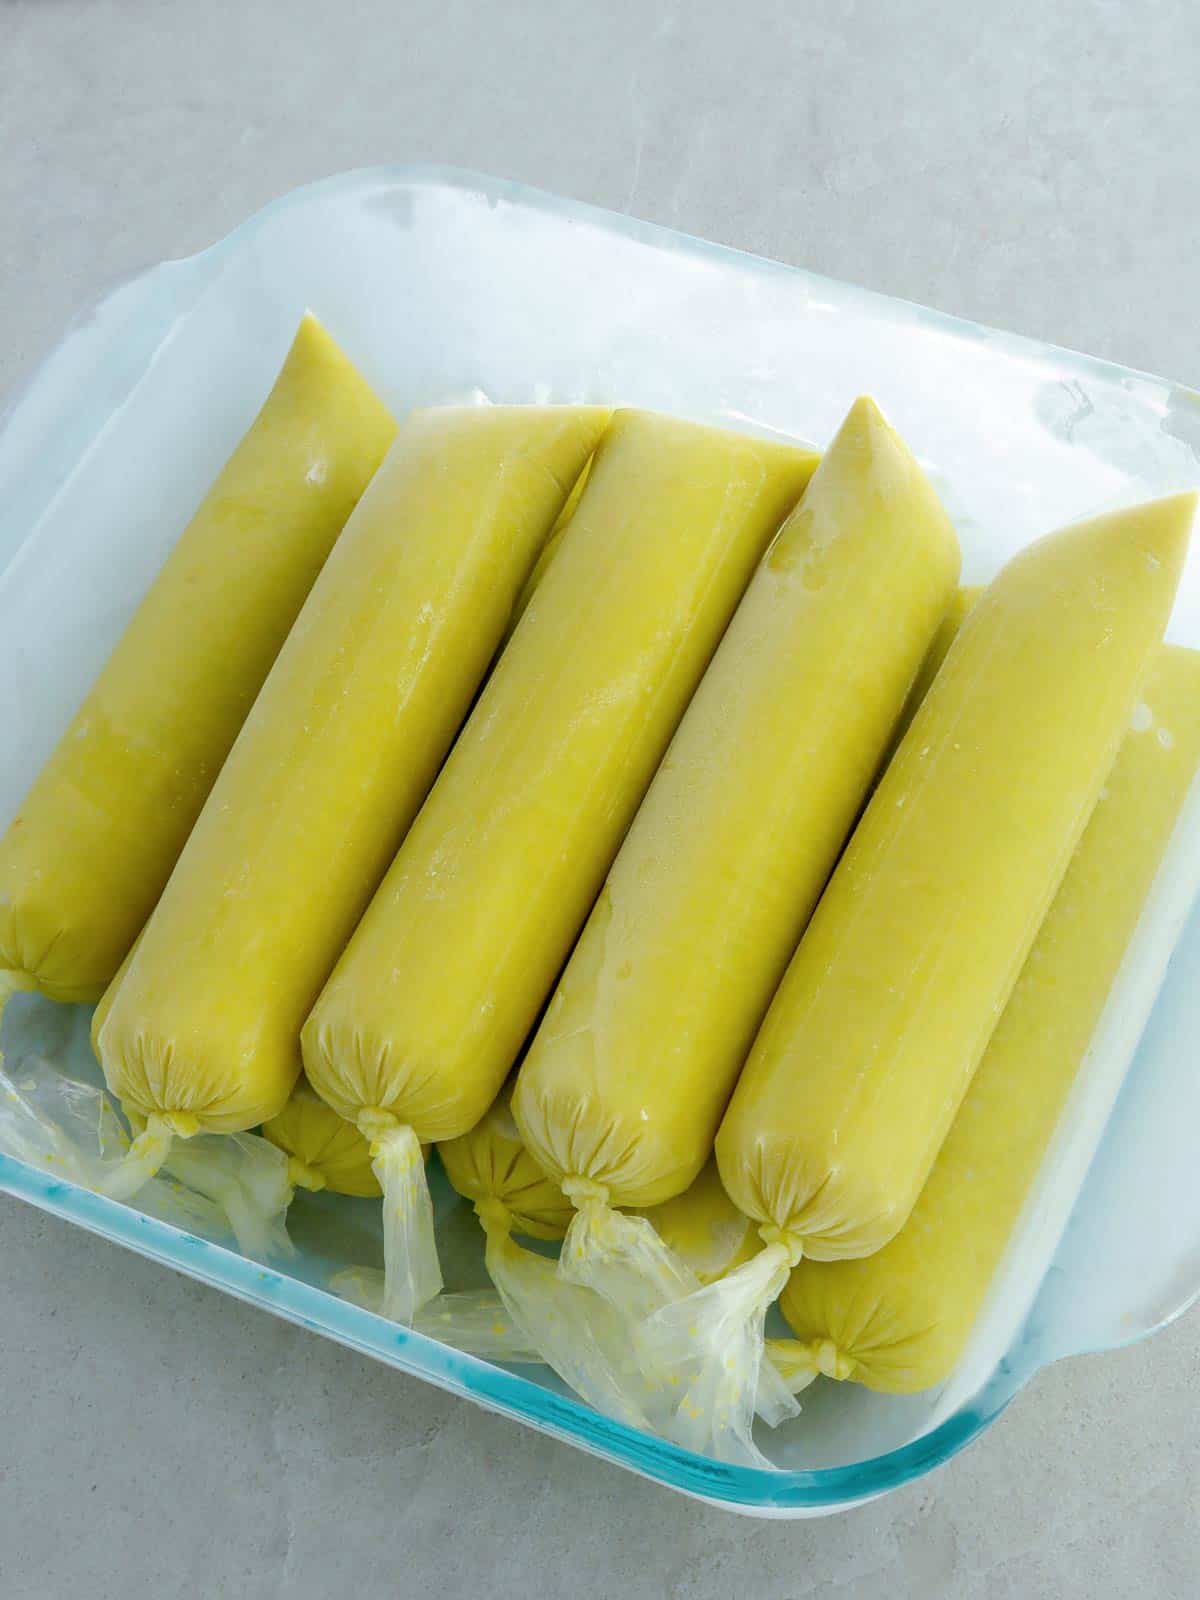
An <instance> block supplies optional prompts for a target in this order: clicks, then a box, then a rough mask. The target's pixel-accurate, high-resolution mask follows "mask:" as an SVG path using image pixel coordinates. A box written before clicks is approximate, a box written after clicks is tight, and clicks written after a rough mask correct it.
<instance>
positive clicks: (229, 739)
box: [0, 316, 396, 1006]
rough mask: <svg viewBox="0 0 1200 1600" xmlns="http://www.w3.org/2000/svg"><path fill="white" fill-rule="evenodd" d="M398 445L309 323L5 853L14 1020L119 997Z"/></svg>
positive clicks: (3, 937)
mask: <svg viewBox="0 0 1200 1600" xmlns="http://www.w3.org/2000/svg"><path fill="white" fill-rule="evenodd" d="M395 432H396V424H395V422H394V421H393V420H392V418H391V416H390V415H389V413H388V411H387V409H386V407H385V406H384V405H383V404H382V403H381V401H379V400H378V399H377V398H376V396H375V395H374V393H373V392H372V391H371V389H370V387H369V386H368V385H367V383H366V382H365V381H364V380H363V378H362V377H361V376H360V375H359V373H358V372H357V371H356V370H355V368H354V367H353V366H352V365H351V363H350V362H349V361H348V360H347V358H346V357H345V356H344V355H343V354H342V352H341V351H340V350H339V349H338V347H337V345H336V344H334V342H333V340H332V339H331V338H330V337H329V335H328V334H327V333H326V332H325V331H324V329H323V328H322V327H321V326H320V324H319V323H318V322H317V321H316V319H315V318H314V317H312V316H306V317H305V318H304V320H303V322H302V323H301V324H300V328H299V331H298V332H297V334H296V337H295V340H294V342H293V344H292V347H291V350H290V351H289V353H288V356H287V359H286V361H285V362H284V364H283V369H282V371H281V372H280V374H279V377H278V378H277V380H276V382H275V386H274V388H273V389H272V390H271V393H270V394H269V395H268V397H267V399H266V402H265V403H264V405H263V407H262V410H261V411H260V412H259V414H258V416H257V418H256V419H255V421H254V423H253V425H252V426H251V428H250V430H249V432H248V433H246V435H245V437H244V438H243V439H242V441H241V443H240V444H239V445H238V447H237V449H236V450H235V451H234V452H233V455H232V456H231V457H230V458H229V460H228V461H227V462H226V464H225V466H224V467H223V468H222V470H221V473H220V475H219V476H218V478H217V480H216V482H215V483H214V484H213V486H212V488H211V489H210V490H209V492H208V494H207V495H206V496H205V498H204V500H203V502H202V503H201V505H200V507H199V509H198V510H197V512H196V514H195V516H194V517H193V518H192V520H191V522H190V523H189V524H188V526H187V528H186V529H185V530H184V532H183V533H182V534H181V535H180V537H179V539H178V541H177V542H176V544H175V546H174V548H173V549H172V551H171V553H170V555H169V556H168V557H167V560H166V563H165V565H164V566H163V568H162V570H161V571H160V573H159V574H158V576H157V577H156V578H155V580H154V582H153V583H152V584H151V586H150V588H149V590H148V591H147V592H146V594H145V596H144V598H143V599H142V602H141V604H140V605H139V607H138V609H137V611H136V612H135V613H134V615H133V618H132V620H131V621H130V623H129V625H128V626H127V628H126V629H125V632H124V634H123V635H122V637H121V639H120V641H119V642H118V644H117V646H116V648H115V649H114V651H113V653H112V655H111V656H110V658H109V660H108V664H107V665H106V666H105V667H104V669H103V671H102V672H101V674H100V676H99V678H98V679H97V680H96V682H95V684H94V685H93V687H92V689H91V690H90V692H89V693H88V695H87V698H86V699H85V700H84V702H83V704H82V705H81V706H80V708H79V710H78V711H77V712H76V714H75V717H74V718H73V720H72V722H71V724H70V726H69V727H68V729H67V731H66V733H65V734H64V735H63V737H62V739H61V740H60V741H59V743H58V745H57V747H56V748H55V750H54V752H53V753H52V754H51V756H50V758H49V760H48V761H47V762H46V764H45V766H44V767H43V768H42V770H41V772H40V773H39V775H38V777H37V778H36V779H35V780H34V783H33V786H32V787H31V789H30V790H29V793H28V794H27V796H26V797H25V799H24V801H23V802H22V804H21V808H20V810H19V811H18V813H17V815H16V817H15V818H14V819H13V822H12V823H11V825H10V826H9V829H8V831H7V833H5V835H4V837H3V839H2V840H0V1006H2V1002H3V999H4V997H5V994H6V993H11V992H13V991H19V990H22V989H37V990H40V991H41V993H43V994H45V995H48V996H49V997H50V998H51V999H53V1000H67V1001H92V1000H97V999H98V998H99V997H100V995H101V994H102V992H103V991H104V989H105V988H106V987H107V985H108V984H109V982H110V981H111V979H112V977H113V974H114V973H115V972H116V970H117V968H118V966H119V965H120V963H121V961H122V959H123V958H124V956H125V953H126V952H127V950H128V949H129V947H130V946H131V945H132V943H133V941H134V937H135V936H136V934H137V933H138V930H139V929H140V928H141V926H142V924H143V923H144V922H145V920H146V918H147V917H148V916H149V915H150V912H151V910H152V909H153V907H154V904H155V902H156V901H157V899H158V897H159V895H160V893H161V892H162V889H163V886H164V885H165V883H166V881H167V878H168V877H169V875H170V872H171V869H172V867H173V866H174V865H175V862H176V860H177V858H178V856H179V853H180V851H181V850H182V849H183V846H184V843H185V841H186V839H187V837H188V834H189V833H190V831H191V829H192V826H193V824H194V823H195V820H196V818H197V816H198V815H199V813H200V809H201V807H202V805H203V804H204V800H205V797H206V796H207V794H208V792H209V790H210V788H211V787H212V785H213V783H214V781H215V780H216V777H217V774H218V772H219V771H220V770H221V764H222V762H223V761H224V760H225V757H226V755H227V754H228V752H229V749H230V746H231V745H232V744H233V741H234V739H235V738H236V737H237V733H238V730H239V729H240V728H241V726H242V723H243V721H244V719H245V717H246V714H247V713H248V711H249V710H250V707H251V705H252V704H253V703H254V697H255V695H256V694H257V693H258V691H259V689H260V687H261V686H262V683H263V680H264V679H265V678H266V676H267V673H268V671H269V670H270V667H271V664H272V662H273V661H274V660H275V657H276V655H277V654H278V652H279V649H280V646H281V645H282V644H283V641H284V639H285V638H286V637H287V633H288V630H289V629H290V627H291V626H292V623H293V622H294V621H295V619H296V616H297V613H298V612H299V610H300V608H301V606H302V605H303V604H304V601H305V598H306V597H307V595H308V592H309V590H310V588H311V587H312V584H313V582H314V580H315V579H316V577H317V574H318V573H319V572H320V570H321V567H322V564H323V563H324V561H325V559H326V557H327V556H328V554H329V552H330V550H331V548H332V546H333V543H334V540H335V539H336V538H337V536H338V534H339V533H340V532H341V529H342V526H343V524H344V523H345V521H346V519H347V517H349V515H350V513H351V511H352V510H353V509H354V506H355V504H356V503H357V501H358V499H359V497H360V496H361V495H362V493H363V491H364V489H365V488H366V487H367V484H368V483H369V481H370V479H371V476H372V474H373V473H374V472H375V470H376V468H377V467H378V466H379V463H380V462H381V461H382V460H383V457H384V455H385V454H386V452H387V449H388V447H389V445H390V444H391V442H392V439H393V438H394V436H395Z"/></svg>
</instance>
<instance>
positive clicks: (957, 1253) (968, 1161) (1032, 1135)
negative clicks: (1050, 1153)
mask: <svg viewBox="0 0 1200 1600" xmlns="http://www.w3.org/2000/svg"><path fill="white" fill-rule="evenodd" d="M1141 702H1142V703H1143V704H1144V706H1146V707H1148V708H1149V712H1150V715H1149V716H1148V717H1147V716H1143V717H1142V718H1136V717H1135V721H1134V725H1133V727H1132V729H1131V731H1130V732H1128V733H1127V734H1126V735H1125V739H1124V742H1123V743H1122V745H1121V749H1120V751H1119V753H1118V755H1117V759H1116V762H1115V764H1114V766H1113V769H1112V771H1111V772H1110V773H1109V775H1108V778H1107V779H1106V780H1105V785H1104V791H1103V793H1102V795H1101V798H1100V800H1099V801H1098V802H1097V804H1096V809H1095V810H1094V811H1093V813H1092V817H1091V821H1090V822H1089V823H1088V826H1087V829H1086V831H1085V832H1084V835H1083V838H1082V839H1081V840H1080V841H1079V847H1078V849H1077V850H1076V852H1075V854H1074V856H1073V857H1072V860H1071V865H1070V866H1069V867H1068V868H1067V873H1066V876H1065V877H1064V878H1063V881H1062V886H1061V887H1060V889H1059V891H1058V894H1057V895H1056V897H1055V900H1054V903H1053V905H1052V906H1051V907H1050V910H1049V912H1048V914H1047V916H1046V920H1045V921H1044V922H1043V923H1042V926H1041V930H1040V932H1039V933H1038V936H1037V940H1036V941H1035V943H1034V946H1033V949H1032V950H1031V951H1030V953H1029V959H1028V960H1027V961H1026V963H1025V966H1024V968H1023V969H1022V972H1021V976H1020V978H1019V979H1018V981H1017V986H1016V988H1015V989H1014V990H1013V992H1012V997H1011V999H1010V1000H1009V1002H1008V1005H1007V1006H1006V1007H1005V1011H1004V1015H1003V1016H1002V1017H1001V1019H1000V1022H999V1024H998V1026H997V1028H996V1031H995V1033H993V1035H992V1038H991V1042H990V1043H989V1045H988V1047H987V1050H986V1051H985V1053H984V1057H983V1060H982V1061H981V1062H980V1064H979V1068H978V1070H977V1072H976V1073H975V1076H974V1078H973V1079H972V1081H971V1087H970V1088H969V1089H968V1091H967V1094H966V1097H965V1099H964V1100H963V1103H962V1106H961V1107H960V1109H959V1112H958V1115H957V1117H956V1118H955V1119H954V1124H953V1126H952V1127H951V1129H950V1133H949V1135H948V1137H947V1139H946V1142H945V1144H943V1146H942V1148H941V1151H940V1152H939V1154H938V1158H937V1160H936V1161H935V1162H934V1164H933V1170H932V1171H931V1173H930V1174H929V1180H928V1182H927V1183H926V1184H925V1187H924V1188H923V1189H922V1190H921V1194H920V1197H919V1199H918V1200H917V1203H916V1205H915V1206H914V1207H913V1211H912V1215H911V1216H910V1217H909V1219H908V1221H907V1222H906V1223H905V1225H904V1227H903V1228H901V1230H900V1232H899V1233H898V1234H897V1235H896V1236H895V1238H894V1239H892V1240H891V1242H890V1243H889V1244H886V1245H884V1247H883V1249H882V1250H878V1251H876V1252H875V1254H874V1255H871V1256H867V1257H865V1258H863V1259H860V1260H857V1261H828V1262H826V1261H801V1263H800V1265H799V1266H798V1267H797V1268H796V1270H795V1271H794V1272H793V1273H792V1276H791V1278H790V1279H789V1280H788V1284H787V1287H786V1288H785V1289H784V1291H783V1296H782V1298H781V1301H780V1304H781V1306H782V1309H783V1313H784V1316H785V1317H786V1318H787V1320H788V1322H789V1323H790V1324H791V1326H792V1328H793V1330H794V1331H795V1333H796V1336H797V1338H796V1341H795V1343H793V1344H791V1345H790V1346H789V1345H787V1344H785V1343H784V1342H782V1341H778V1342H776V1343H775V1344H774V1346H773V1351H774V1354H775V1356H776V1358H777V1360H782V1361H784V1362H785V1363H786V1364H788V1365H789V1367H790V1368H791V1369H792V1370H793V1371H794V1372H795V1373H796V1374H797V1377H798V1379H799V1378H802V1377H804V1376H815V1375H816V1374H817V1373H818V1372H819V1371H820V1372H824V1373H826V1374H827V1375H828V1376H831V1377H837V1378H851V1379H853V1380H854V1381H855V1382H857V1383H862V1384H865V1385H866V1386H867V1387H868V1388H871V1389H879V1390H883V1391H884V1392H886V1393H889V1394H905V1393H909V1392H911V1391H913V1390H918V1389H925V1388H929V1387H930V1386H931V1385H933V1384H938V1383H942V1382H944V1381H945V1379H946V1378H948V1377H949V1376H950V1373H951V1372H952V1371H953V1369H954V1367H955V1365H956V1363H957V1362H958V1360H959V1357H960V1356H961V1355H962V1352H963V1349H964V1348H965V1346H966V1343H967V1339H968V1337H969V1335H970V1333H971V1330H972V1328H973V1326H974V1324H975V1322H976V1319H977V1317H978V1315H979V1311H980V1308H981V1306H982V1305H983V1302H984V1299H985V1297H986V1296H987V1293H988V1291H989V1288H990V1287H991V1285H992V1283H993V1281H994V1280H995V1278H996V1274H997V1271H998V1269H999V1267H1000V1264H1001V1261H1002V1260H1003V1259H1004V1256H1005V1253H1006V1251H1007V1249H1008V1245H1009V1242H1010V1240H1011V1239H1012V1237H1013V1235H1014V1232H1015V1229H1016V1227H1017V1224H1018V1222H1019V1220H1020V1217H1021V1215H1022V1212H1023V1210H1024V1207H1025V1205H1026V1201H1027V1199H1028V1197H1029V1193H1030V1189H1031V1187H1032V1185H1033V1182H1034V1179H1035V1178H1036V1176H1037V1173H1038V1170H1039V1167H1040V1165H1041V1162H1042V1159H1043V1156H1044V1154H1045V1151H1046V1149H1047V1147H1048V1145H1049V1143H1050V1141H1051V1139H1052V1137H1053V1135H1054V1132H1055V1129H1056V1127H1057V1125H1058V1123H1059V1119H1060V1116H1061V1114H1062V1111H1063V1108H1064V1106H1065V1105H1066V1103H1067V1100H1068V1098H1069V1096H1070V1094H1071V1091H1072V1089H1073V1087H1074V1085H1075V1082H1076V1079H1077V1077H1078V1075H1079V1072H1080V1070H1081V1068H1082V1067H1083V1066H1084V1063H1085V1061H1086V1059H1087V1057H1088V1053H1089V1049H1090V1047H1091V1044H1092V1040H1093V1038H1094V1037H1095V1035H1096V1031H1097V1027H1098V1025H1099V1022H1100V1018H1101V1016H1102V1014H1103V1013H1104V1010H1105V1002H1106V1000H1107V998H1108V995H1109V992H1110V989H1111V988H1112V984H1113V981H1114V979H1115V978H1116V976H1117V973H1118V970H1119V968H1120V966H1121V961H1122V957H1123V956H1124V954H1125V951H1126V948H1127V947H1128V944H1129V941H1130V939H1131V937H1132V936H1133V933H1134V931H1135V929H1136V927H1137V924H1138V919H1139V917H1140V915H1141V912H1142V908H1143V906H1144V905H1145V903H1146V900H1147V896H1148V895H1149V893H1150V890H1151V888H1152V886H1153V884H1154V882H1155V877H1156V874H1157V872H1158V868H1159V864H1160V862H1161V861H1162V860H1163V856H1164V853H1165V851H1166V849H1167V846H1168V844H1169V843H1170V841H1171V838H1172V830H1173V829H1174V827H1175V823H1176V819H1177V818H1178V816H1179V813H1180V810H1181V808H1182V806H1183V802H1184V800H1185V798H1186V797H1187V795H1188V793H1189V790H1190V789H1191V787H1192V785H1193V782H1194V779H1195V776H1196V771H1197V768H1198V767H1200V655H1197V654H1196V653H1195V652H1193V651H1190V650H1183V649H1180V648H1178V647H1174V646H1167V647H1166V648H1165V649H1164V650H1163V651H1162V652H1161V654H1160V655H1159V656H1158V657H1157V658H1156V659H1155V662H1154V665H1153V667H1152V669H1151V673H1150V676H1149V678H1148V680H1147V683H1146V685H1145V687H1144V689H1143V690H1142V693H1141ZM1197 854H1198V852H1197V851H1196V850H1195V849H1194V848H1193V849H1192V851H1191V873H1192V882H1193V887H1194V885H1195V881H1196V877H1197V868H1198V866H1200V863H1198V862H1197V859H1196V857H1197ZM1164 965H1165V963H1164ZM1161 977H1162V970H1161V969H1160V970H1159V971H1158V972H1157V978H1158V980H1159V981H1161ZM1147 999H1149V995H1147Z"/></svg>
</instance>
